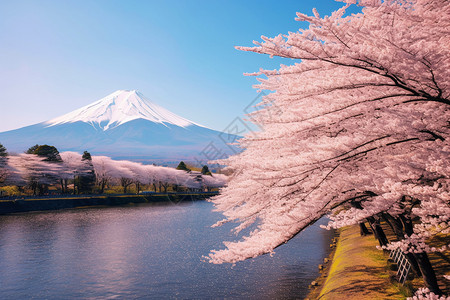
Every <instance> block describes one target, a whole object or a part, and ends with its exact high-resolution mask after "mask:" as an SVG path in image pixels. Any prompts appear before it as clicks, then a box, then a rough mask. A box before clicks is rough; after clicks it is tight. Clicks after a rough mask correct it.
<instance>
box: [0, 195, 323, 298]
mask: <svg viewBox="0 0 450 300" xmlns="http://www.w3.org/2000/svg"><path fill="white" fill-rule="evenodd" d="M211 209H212V205H211V204H210V203H207V202H203V201H198V202H191V203H185V204H179V205H173V204H164V205H162V204H158V205H155V204H143V205H135V206H127V207H110V208H90V209H78V210H66V211H55V212H41V213H26V214H17V215H9V216H1V217H0V228H1V230H0V269H1V270H2V272H1V273H0V283H1V286H0V298H1V299H25V298H32V297H33V298H34V299H61V298H64V299H74V298H85V299H91V298H92V299H115V298H126V299H135V298H140V299H148V298H152V299H155V298H165V299H167V298H178V299H193V298H194V299H211V298H229V299H233V298H247V299H248V298H250V299H293V298H297V299H298V298H302V297H303V296H304V295H306V293H307V286H308V283H309V282H311V281H312V280H313V279H314V278H315V277H316V276H317V265H318V264H319V263H320V262H321V261H322V259H323V257H325V256H326V255H327V254H328V252H327V251H329V250H328V249H329V247H328V243H329V239H330V235H331V233H330V232H327V231H325V230H322V229H319V228H318V225H315V226H313V227H312V228H310V229H308V230H307V231H305V232H304V233H302V234H300V235H299V236H297V237H296V238H294V239H293V240H291V241H290V242H289V243H288V244H286V245H284V246H282V247H280V248H279V249H277V251H276V255H274V256H273V257H270V256H263V257H259V258H256V259H252V260H248V261H245V262H242V263H238V264H237V265H236V266H234V267H233V266H231V265H212V264H208V263H205V262H202V255H205V254H207V253H208V251H209V250H210V249H217V248H221V243H222V240H224V239H228V240H229V239H232V238H233V236H232V235H231V234H230V232H229V229H230V228H229V227H228V228H227V227H224V228H218V229H217V228H210V227H209V226H210V225H211V224H214V223H215V222H216V221H217V220H218V219H220V215H219V214H217V213H214V212H211Z"/></svg>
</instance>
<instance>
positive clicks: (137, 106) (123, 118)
mask: <svg viewBox="0 0 450 300" xmlns="http://www.w3.org/2000/svg"><path fill="white" fill-rule="evenodd" d="M136 119H143V120H148V121H151V122H153V123H159V124H164V123H166V124H172V125H176V126H180V127H187V126H191V125H197V126H201V125H199V124H196V123H194V122H192V121H189V120H187V119H185V118H182V117H180V116H178V115H176V114H174V113H172V112H170V111H168V110H167V109H165V108H163V107H161V106H159V105H157V104H155V103H153V102H151V101H150V100H148V99H147V98H145V96H144V95H142V94H141V93H139V92H138V91H136V90H132V91H127V90H119V91H116V92H114V93H112V94H110V95H108V96H106V97H105V98H103V99H100V100H98V101H96V102H94V103H92V104H89V105H87V106H84V107H82V108H80V109H77V110H74V111H73V112H70V113H68V114H65V115H63V116H61V117H58V118H55V119H52V120H49V121H47V122H45V123H47V124H49V126H55V125H61V124H66V123H75V122H78V121H81V122H85V123H88V124H91V125H92V126H94V127H95V128H101V129H102V130H104V131H105V130H108V129H111V128H114V127H117V126H120V125H122V124H124V123H127V122H129V121H133V120H136ZM201 127H203V126H201Z"/></svg>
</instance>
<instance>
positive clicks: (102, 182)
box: [0, 144, 226, 195]
mask: <svg viewBox="0 0 450 300" xmlns="http://www.w3.org/2000/svg"><path fill="white" fill-rule="evenodd" d="M225 180H226V176H225V175H223V174H214V175H213V174H212V173H211V172H210V171H209V168H208V167H207V166H203V168H202V170H201V172H200V171H199V172H197V173H194V172H192V171H191V170H190V169H189V168H188V167H187V166H186V164H185V163H184V162H180V165H179V166H178V168H177V169H174V168H169V167H162V166H155V165H144V164H141V163H137V162H132V161H126V160H120V161H117V160H113V159H111V158H109V157H107V156H91V154H90V153H89V152H87V151H85V152H84V153H83V154H79V153H76V152H70V151H67V152H61V153H60V152H59V151H58V150H57V149H56V148H55V147H54V146H49V145H35V146H32V147H30V148H29V149H28V150H27V151H26V152H25V153H21V154H17V155H8V152H7V150H6V148H5V147H4V146H3V145H2V144H0V187H2V186H3V187H5V186H8V187H10V189H9V190H10V193H16V194H20V195H27V194H31V195H46V194H49V192H50V190H49V189H52V191H51V192H52V193H58V194H91V193H100V194H103V193H105V192H106V191H107V190H108V191H109V192H111V191H113V192H122V193H127V192H129V191H130V188H131V187H133V186H134V191H135V192H136V193H139V191H141V190H142V189H143V188H145V189H146V190H153V191H155V192H156V191H158V192H167V191H169V190H171V191H189V190H196V191H205V190H211V189H215V188H218V187H221V186H223V185H224V184H225ZM118 187H120V190H119V189H118ZM11 188H12V192H11ZM3 189H5V188H3Z"/></svg>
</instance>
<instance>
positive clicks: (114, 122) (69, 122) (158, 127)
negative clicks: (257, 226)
mask: <svg viewBox="0 0 450 300" xmlns="http://www.w3.org/2000/svg"><path fill="white" fill-rule="evenodd" d="M237 138H239V136H237V135H233V134H228V133H225V132H220V131H216V130H213V129H210V128H207V127H205V126H202V125H200V124H197V123H195V122H192V121H190V120H188V119H185V118H183V117H180V116H178V115H176V114H174V113H172V112H170V111H168V110H167V109H165V108H163V107H161V106H159V105H157V104H155V103H153V102H151V101H150V100H148V99H147V98H146V97H145V96H144V95H142V94H141V93H140V92H138V91H135V90H119V91H116V92H114V93H112V94H110V95H108V96H106V97H105V98H102V99H100V100H98V101H96V102H93V103H92V104H89V105H87V106H84V107H82V108H80V109H77V110H74V111H72V112H70V113H68V114H65V115H63V116H60V117H57V118H54V119H51V120H48V121H46V122H42V123H38V124H35V125H31V126H27V127H23V128H19V129H15V130H10V131H6V132H1V133H0V143H2V144H3V145H4V146H5V147H6V148H7V149H8V151H9V152H23V151H25V150H27V149H28V148H29V147H31V146H33V145H35V144H48V145H53V146H55V147H56V148H57V149H58V150H59V151H76V152H83V151H85V150H87V151H89V152H90V153H91V154H92V155H106V156H110V157H112V158H114V159H128V160H134V161H142V162H148V163H150V162H156V163H158V162H176V161H179V160H187V161H204V162H205V163H206V161H208V160H210V159H218V158H222V157H224V156H227V155H230V154H232V153H235V152H236V151H237V149H236V148H234V146H231V145H229V144H228V143H230V142H234V141H235V140H236V139H237ZM213 156H214V157H213Z"/></svg>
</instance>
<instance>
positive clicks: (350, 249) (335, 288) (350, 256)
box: [308, 226, 406, 300]
mask: <svg viewBox="0 0 450 300" xmlns="http://www.w3.org/2000/svg"><path fill="white" fill-rule="evenodd" d="M376 246H377V241H376V240H375V239H374V237H373V236H372V235H369V236H365V237H362V236H360V234H359V227H358V226H350V227H345V228H342V229H340V232H339V238H338V240H337V244H336V249H335V251H334V254H333V255H332V262H331V264H330V266H329V267H328V269H327V270H325V272H327V273H328V276H326V278H324V279H323V280H322V281H324V282H323V285H322V282H320V280H319V284H321V287H319V288H318V289H317V290H316V291H312V294H311V295H310V296H309V297H308V299H331V300H333V299H346V300H348V299H359V300H361V299H370V300H372V299H404V298H406V291H405V288H404V287H402V286H401V285H399V284H398V283H396V282H395V281H393V280H392V279H391V273H393V272H392V271H391V270H389V266H388V264H387V258H388V257H387V256H386V255H385V254H384V253H383V251H380V250H377V249H376Z"/></svg>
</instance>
